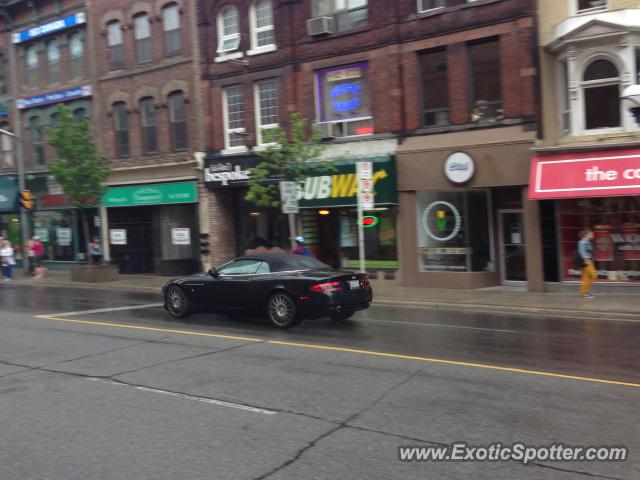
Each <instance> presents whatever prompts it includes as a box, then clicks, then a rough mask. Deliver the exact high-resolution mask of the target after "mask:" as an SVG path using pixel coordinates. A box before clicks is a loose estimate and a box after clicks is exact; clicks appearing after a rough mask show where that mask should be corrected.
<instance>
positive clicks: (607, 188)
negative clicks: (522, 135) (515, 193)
mask: <svg viewBox="0 0 640 480" xmlns="http://www.w3.org/2000/svg"><path fill="white" fill-rule="evenodd" d="M612 195H620V196H622V195H640V149H637V148H636V149H625V150H608V151H602V150H601V151H597V152H583V153H562V154H557V155H537V156H535V157H533V159H532V161H531V175H530V177H529V198H531V199H537V200H542V199H550V198H576V197H609V196H612Z"/></svg>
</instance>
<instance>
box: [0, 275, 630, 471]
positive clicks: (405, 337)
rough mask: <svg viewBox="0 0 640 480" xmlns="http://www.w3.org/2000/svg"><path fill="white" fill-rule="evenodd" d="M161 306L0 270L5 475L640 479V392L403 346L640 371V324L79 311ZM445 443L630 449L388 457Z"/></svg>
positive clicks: (384, 311)
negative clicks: (540, 455) (565, 456)
mask: <svg viewBox="0 0 640 480" xmlns="http://www.w3.org/2000/svg"><path fill="white" fill-rule="evenodd" d="M155 303H157V304H159V303H160V298H159V296H156V295H150V294H140V293H122V292H110V291H103V290H89V289H61V288H52V287H31V288H27V287H24V286H14V285H0V415H1V416H2V422H1V425H0V427H1V428H2V432H3V434H2V435H0V445H1V446H2V448H1V449H0V478H3V479H4V478H7V479H14V478H15V479H18V478H20V479H25V478H34V479H35V478H38V479H42V478H46V479H65V480H67V479H76V478H77V479H81V478H82V479H93V478H95V479H107V478H108V479H111V478H117V479H120V478H122V479H138V478H140V479H142V478H144V479H146V478H149V479H164V478H167V479H169V478H172V479H174V478H180V479H200V478H202V479H205V478H215V479H218V478H221V479H227V478H229V479H235V478H238V479H259V478H270V479H352V478H353V479H360V478H362V479H395V478H398V479H405V478H406V479H415V478H465V479H466V478H473V479H477V478H487V479H501V478H504V479H520V478H523V479H529V478H531V479H538V478H552V479H556V478H588V477H591V478H593V477H594V476H595V477H596V478H625V479H637V478H640V461H639V460H638V458H639V457H640V453H638V452H640V422H639V421H638V411H640V408H639V407H640V388H637V387H635V386H625V385H613V384H606V383H598V382H592V381H588V380H585V379H570V378H564V377H561V376H551V377H549V376H540V375H535V374H532V373H531V372H529V373H527V372H513V371H504V370H493V369H487V368H480V366H470V365H459V364H454V363H452V364H441V363H437V362H433V361H424V360H420V359H415V358H408V357H426V358H429V359H445V360H449V361H452V362H467V363H473V364H479V365H490V366H500V367H507V368H515V369H523V370H527V371H541V372H550V373H555V374H563V375H571V376H578V377H585V378H586V379H603V380H615V381H622V382H629V383H635V384H640V372H639V368H638V367H639V366H640V361H639V360H640V355H639V354H638V348H637V344H638V339H640V323H632V322H611V321H606V320H603V321H591V320H590V321H578V320H561V319H551V318H540V317H533V318H528V317H524V316H514V317H510V316H502V315H484V314H482V315H478V314H473V313H455V312H443V311H435V310H427V309H418V308H397V307H380V306H378V307H374V308H371V309H370V310H368V311H366V312H362V313H361V314H359V315H357V316H356V318H355V320H353V321H347V322H341V323H340V322H338V323H336V322H331V321H329V320H314V321H306V322H303V324H302V325H300V326H299V327H298V328H295V329H293V330H289V331H278V330H275V329H273V328H272V327H270V326H269V325H267V324H266V322H265V321H263V320H261V319H251V318H233V319H232V318H228V317H224V316H217V315H203V314H199V315H196V316H194V317H191V318H189V319H187V320H184V321H176V320H173V319H171V318H170V317H169V316H168V315H167V314H166V312H164V310H163V309H162V308H161V307H153V306H150V307H148V308H141V309H131V310H114V311H103V312H95V313H91V312H88V313H77V312H83V311H88V310H89V311H90V310H100V309H113V308H120V307H126V306H134V305H141V304H143V305H147V304H155ZM74 312H75V313H74ZM61 313H68V314H70V315H59V314H61ZM45 314H50V315H51V314H56V315H55V316H56V318H61V319H62V320H63V321H59V320H52V319H39V318H35V316H36V315H45ZM70 320H74V321H78V322H82V323H72V322H70ZM105 324H111V325H105ZM114 324H117V325H114ZM127 326H134V327H144V328H145V329H138V328H136V329H132V328H126V327H127ZM278 342H281V343H278ZM294 344H295V345H294ZM299 344H304V345H299ZM305 345H318V346H323V347H337V349H317V348H308V346H305ZM352 350H364V351H367V352H372V353H374V354H365V353H362V352H357V351H352ZM379 353H384V354H393V355H395V356H384V355H378V354H379ZM220 402H228V403H220ZM256 409H257V410H256ZM459 440H464V441H467V442H469V443H470V444H476V445H477V444H490V443H492V442H496V441H500V442H502V443H505V444H508V443H511V442H515V441H523V442H526V443H528V444H532V445H546V444H551V443H554V442H562V443H565V444H572V445H626V446H628V447H629V448H630V449H631V459H630V460H629V461H627V462H624V463H566V462H565V463H544V462H541V463H540V464H538V465H534V466H523V465H520V464H517V463H513V462H509V463H487V462H485V463H469V462H466V463H402V462H399V461H398V458H397V447H398V446H399V445H418V446H424V445H432V444H448V443H451V442H454V441H459Z"/></svg>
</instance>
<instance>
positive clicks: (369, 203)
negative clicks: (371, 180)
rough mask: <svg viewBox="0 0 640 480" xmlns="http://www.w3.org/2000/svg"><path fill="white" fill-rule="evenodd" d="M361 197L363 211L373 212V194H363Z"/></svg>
mask: <svg viewBox="0 0 640 480" xmlns="http://www.w3.org/2000/svg"><path fill="white" fill-rule="evenodd" d="M361 197H362V200H361V201H362V209H363V210H371V209H372V208H375V200H374V196H373V192H362V194H361Z"/></svg>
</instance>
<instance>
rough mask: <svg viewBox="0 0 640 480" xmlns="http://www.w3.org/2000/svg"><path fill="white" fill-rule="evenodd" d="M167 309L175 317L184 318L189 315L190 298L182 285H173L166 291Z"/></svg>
mask: <svg viewBox="0 0 640 480" xmlns="http://www.w3.org/2000/svg"><path fill="white" fill-rule="evenodd" d="M165 302H166V304H167V310H169V313H170V314H171V315H172V316H174V317H175V318H184V317H186V316H188V315H189V310H190V308H189V307H190V306H189V299H188V298H187V294H186V293H184V290H182V289H181V288H180V287H178V286H176V285H172V286H171V287H169V288H168V289H167V292H166V293H165Z"/></svg>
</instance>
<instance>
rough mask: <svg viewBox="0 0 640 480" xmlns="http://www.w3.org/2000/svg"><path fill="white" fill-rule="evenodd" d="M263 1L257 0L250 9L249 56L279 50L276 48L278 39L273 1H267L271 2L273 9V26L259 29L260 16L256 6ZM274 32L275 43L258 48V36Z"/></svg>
mask: <svg viewBox="0 0 640 480" xmlns="http://www.w3.org/2000/svg"><path fill="white" fill-rule="evenodd" d="M259 1H261V0H255V2H253V3H252V4H251V7H250V8H249V21H250V25H251V50H248V51H247V55H259V54H261V53H268V52H273V51H275V50H277V47H276V43H275V42H276V37H275V18H274V15H273V1H272V0H266V1H268V2H269V4H270V7H271V25H267V26H266V27H258V15H257V9H256V5H257V4H258V2H259ZM269 31H271V32H273V43H270V44H268V45H263V46H258V34H259V33H261V32H269Z"/></svg>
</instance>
